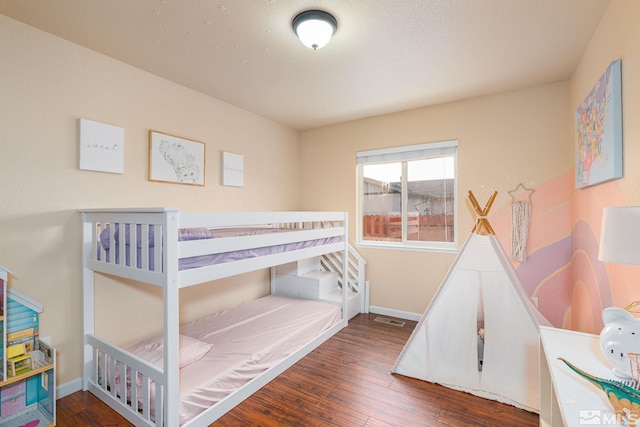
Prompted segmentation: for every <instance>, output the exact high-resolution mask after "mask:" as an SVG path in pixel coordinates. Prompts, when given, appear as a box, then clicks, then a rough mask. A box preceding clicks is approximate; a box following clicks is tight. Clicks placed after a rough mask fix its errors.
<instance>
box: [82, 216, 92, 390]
mask: <svg viewBox="0 0 640 427" xmlns="http://www.w3.org/2000/svg"><path fill="white" fill-rule="evenodd" d="M80 215H81V219H82V344H83V354H84V355H83V369H82V389H83V390H85V391H86V390H87V386H88V382H89V378H90V376H91V373H92V372H93V369H92V364H93V351H92V347H91V346H90V345H89V344H87V335H88V334H93V333H94V332H95V317H94V312H95V310H94V273H93V271H91V270H90V269H88V268H87V261H88V260H89V259H90V257H91V246H92V244H91V242H92V241H93V236H92V233H93V223H92V222H91V221H89V220H88V219H87V213H86V212H81V213H80Z"/></svg>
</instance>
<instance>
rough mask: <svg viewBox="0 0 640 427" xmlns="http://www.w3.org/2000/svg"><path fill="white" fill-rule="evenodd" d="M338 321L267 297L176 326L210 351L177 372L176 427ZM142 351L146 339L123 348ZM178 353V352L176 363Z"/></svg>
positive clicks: (330, 313)
mask: <svg viewBox="0 0 640 427" xmlns="http://www.w3.org/2000/svg"><path fill="white" fill-rule="evenodd" d="M341 317H342V315H341V310H340V308H339V307H338V306H336V305H333V304H327V303H322V302H318V301H312V300H303V299H298V298H289V297H283V296H277V295H269V296H266V297H262V298H259V299H257V300H253V301H249V302H245V303H243V304H241V305H239V306H237V307H235V308H232V309H228V310H224V311H221V312H218V313H215V314H212V315H209V316H206V317H203V318H200V319H198V320H195V321H192V322H190V323H187V324H184V325H182V326H181V327H180V334H181V335H182V336H186V337H189V339H190V340H191V341H193V340H197V341H198V342H201V343H204V345H203V346H207V348H210V349H209V350H208V351H207V352H206V353H204V355H202V356H201V358H200V359H199V360H197V361H195V362H192V363H190V364H186V365H185V366H183V367H181V369H180V374H179V375H180V424H184V423H185V422H187V421H188V420H190V419H192V418H193V417H195V416H197V415H198V414H200V413H201V412H202V411H204V410H206V409H208V408H209V407H211V406H212V405H214V404H215V403H216V402H218V401H220V400H221V399H223V398H224V397H226V396H227V395H229V394H230V393H232V392H233V391H235V390H236V389H238V388H240V387H242V386H243V385H244V384H246V383H247V382H249V381H250V380H251V379H253V378H254V377H256V376H257V375H259V374H261V373H263V372H264V371H266V370H267V369H269V368H270V367H272V366H274V365H275V364H277V363H278V362H280V361H281V360H283V359H285V358H286V357H287V356H289V355H291V354H292V353H293V352H295V351H296V350H299V349H300V348H301V347H302V346H304V345H305V344H307V343H309V342H310V341H312V340H313V339H314V338H317V337H318V336H319V335H320V334H321V333H322V332H324V331H325V330H327V329H329V328H331V327H332V326H334V325H335V324H337V323H338V322H340V320H341ZM145 346H147V347H148V340H145V341H143V342H142V343H137V344H132V345H129V346H126V347H125V349H126V350H128V351H130V352H132V353H134V354H136V355H138V356H140V357H142V358H145V353H146V350H145ZM181 346H182V338H181ZM203 346H200V348H202V347H203ZM209 346H210V347H209ZM182 353H183V350H182V348H181V358H182ZM181 364H182V360H181Z"/></svg>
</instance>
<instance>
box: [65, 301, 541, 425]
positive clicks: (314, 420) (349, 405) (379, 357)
mask: <svg viewBox="0 0 640 427" xmlns="http://www.w3.org/2000/svg"><path fill="white" fill-rule="evenodd" d="M376 317H378V316H377V315H374V314H371V315H358V316H357V317H355V318H354V319H352V320H351V321H350V322H349V326H348V327H347V328H345V329H344V330H342V331H341V332H340V333H338V334H337V335H335V336H334V337H332V338H331V339H330V340H329V341H327V342H326V343H325V344H323V345H322V346H321V347H319V348H318V349H316V350H315V351H313V352H312V353H311V354H310V355H309V356H307V357H305V358H304V359H303V360H301V361H300V362H298V363H297V364H296V365H294V366H293V367H291V368H290V369H289V370H287V371H286V372H285V373H283V374H282V375H280V376H279V377H278V378H276V379H275V380H273V381H272V382H270V383H269V384H268V385H267V386H265V387H263V388H262V389H261V390H260V391H258V392H257V393H255V394H254V395H252V396H251V397H250V398H249V399H247V400H245V401H244V402H242V403H241V404H240V405H238V406H237V407H236V408H234V409H233V410H232V411H230V412H229V413H227V414H226V415H224V416H223V417H222V418H220V419H219V420H218V421H217V422H215V423H214V424H212V425H213V426H215V427H220V426H234V427H236V426H265V427H266V426H305V427H307V426H309V427H310V426H323V427H325V426H349V427H351V426H366V427H374V426H376V427H377V426H403V427H404V426H465V427H466V426H487V427H490V426H491V427H493V426H498V425H500V426H519V427H527V426H532V427H533V426H538V415H537V414H533V413H530V412H527V411H523V410H521V409H517V408H514V407H512V406H509V405H505V404H501V403H498V402H494V401H490V400H485V399H481V398H479V397H476V396H473V395H470V394H467V393H463V392H458V391H454V390H451V389H448V388H445V387H442V386H439V385H436V384H431V383H427V382H424V381H419V380H415V379H412V378H406V377H403V376H399V375H393V374H391V373H390V371H391V368H392V366H393V364H394V362H395V360H396V358H397V357H398V354H399V353H400V350H401V349H402V347H403V345H404V344H405V342H406V341H407V339H408V337H409V335H410V334H411V331H412V330H413V328H414V327H415V322H406V325H405V326H403V327H399V326H393V325H388V324H385V323H380V322H376V321H374V319H375V318H376ZM57 410H58V424H57V425H58V426H62V427H66V426H130V424H129V423H128V422H127V421H126V420H125V419H124V418H122V417H120V416H119V415H118V414H117V413H115V412H113V411H112V410H111V409H110V408H109V407H108V406H106V405H104V404H103V403H101V402H100V401H99V400H98V399H96V398H95V397H93V396H92V395H91V394H89V393H85V392H77V393H73V394H71V395H69V396H66V397H64V398H62V399H60V400H58V407H57Z"/></svg>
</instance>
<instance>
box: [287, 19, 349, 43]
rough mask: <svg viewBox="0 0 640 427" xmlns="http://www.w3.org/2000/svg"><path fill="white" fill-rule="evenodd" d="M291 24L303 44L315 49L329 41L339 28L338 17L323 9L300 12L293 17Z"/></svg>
mask: <svg viewBox="0 0 640 427" xmlns="http://www.w3.org/2000/svg"><path fill="white" fill-rule="evenodd" d="M291 25H292V26H293V31H295V33H296V35H297V36H298V38H299V39H300V41H301V42H302V44H303V45H305V46H307V47H308V48H310V49H313V50H316V49H320V48H321V47H323V46H324V45H326V44H327V43H329V40H331V37H332V36H333V34H334V33H335V32H336V30H337V29H338V21H337V20H336V18H335V17H334V16H333V15H332V14H330V13H328V12H325V11H323V10H305V11H304V12H300V13H299V14H297V15H296V16H295V18H293V22H292V23H291Z"/></svg>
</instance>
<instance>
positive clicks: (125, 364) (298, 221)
mask: <svg viewBox="0 0 640 427" xmlns="http://www.w3.org/2000/svg"><path fill="white" fill-rule="evenodd" d="M81 215H82V224H83V231H82V235H83V309H84V311H83V333H84V370H83V389H84V390H89V391H90V392H91V393H93V394H94V395H96V396H97V397H98V398H100V399H101V400H102V401H104V402H105V403H107V404H108V405H109V406H111V407H112V408H113V409H114V410H116V411H117V412H118V413H120V414H121V415H122V416H123V417H125V418H126V419H127V420H128V421H130V422H131V423H133V424H135V425H136V426H178V425H182V426H189V427H192V426H207V425H209V424H211V423H212V422H213V421H215V420H216V419H218V418H219V417H220V416H222V415H223V414H225V413H226V412H228V411H229V410H230V409H232V408H233V407H234V406H236V405H237V404H238V403H240V402H241V401H242V400H244V399H245V398H247V397H248V396H250V395H251V394H252V393H254V392H255V391H257V390H258V389H260V388H261V387H262V386H264V385H265V384H267V383H268V382H269V381H271V380H272V379H273V378H275V377H276V376H278V375H279V374H280V373H282V372H283V371H284V370H286V369H287V368H288V367H290V366H291V365H293V364H294V363H295V362H297V361H298V360H300V359H301V358H302V357H304V356H305V355H306V354H308V353H309V352H310V351H312V350H313V349H314V348H316V347H317V346H319V345H320V344H322V343H323V342H324V341H326V340H327V339H328V338H330V337H331V336H332V335H334V334H335V333H337V332H338V331H339V330H340V329H342V328H344V327H345V326H346V324H347V320H348V317H347V313H346V311H347V310H346V302H345V301H346V298H347V286H342V291H341V292H342V301H338V303H337V304H335V303H334V304H331V303H326V302H320V301H315V300H308V299H307V300H305V299H300V298H291V297H284V296H279V295H268V296H265V297H263V298H260V299H258V300H255V301H248V302H245V303H243V304H241V305H240V306H239V307H238V308H237V309H230V310H225V311H223V312H222V313H215V314H212V315H210V316H206V317H204V318H202V319H197V320H195V321H192V322H190V323H188V324H185V325H179V313H180V311H179V310H180V307H179V291H180V289H182V288H185V287H188V286H193V285H199V284H204V283H208V282H213V281H215V280H218V279H223V278H226V277H230V276H234V275H238V274H242V273H247V272H250V271H256V270H260V269H265V268H270V267H276V266H278V265H282V264H286V263H291V262H295V261H300V260H305V259H308V258H311V257H318V256H322V255H326V254H332V256H335V255H336V254H338V255H340V256H341V257H342V260H343V262H342V265H343V266H344V267H343V271H341V272H340V274H341V276H342V278H347V277H348V272H347V265H348V260H347V257H348V253H347V251H348V244H347V214H346V213H344V212H233V213H231V212H226V213H225V212H217V213H216V212H214V213H203V212H180V211H178V210H177V209H174V208H140V209H90V210H84V211H81ZM274 270H275V268H272V274H271V275H272V278H273V277H275V273H274V272H273V271H274ZM96 273H101V274H106V275H110V276H115V277H120V278H124V279H128V280H133V281H136V282H142V283H147V284H149V285H155V286H159V287H161V288H162V290H163V292H162V294H163V316H164V318H163V331H162V333H161V334H159V335H158V336H156V337H151V338H147V339H145V340H143V341H142V342H139V343H134V344H131V345H127V346H116V345H113V344H111V343H109V342H107V341H106V340H104V339H101V338H100V337H98V336H96V334H95V329H96V328H95V326H96V325H95V308H94V305H95V301H94V298H95V274H96ZM128 280H123V282H124V283H127V282H128ZM343 283H347V280H344V281H343ZM207 286H212V287H215V282H214V283H211V284H207ZM271 288H272V292H273V291H274V289H275V287H274V286H273V284H272V287H271ZM238 310H240V311H238ZM269 324H271V325H273V327H272V328H267V325H269ZM295 331H299V332H300V334H299V335H296V336H289V335H286V334H289V333H294V332H295ZM283 334H284V335H283ZM247 343H248V344H250V346H249V348H244V347H242V348H241V345H244V344H247ZM260 345H262V346H263V347H262V348H257V347H255V346H260ZM252 346H253V347H252ZM278 352H279V353H278ZM152 353H153V354H152ZM240 353H244V354H245V356H240V357H238V356H237V355H238V354H240ZM230 355H235V356H230ZM214 365H215V366H217V368H216V369H217V370H218V371H220V372H222V373H223V374H225V375H227V377H226V378H225V377H222V378H218V377H217V376H216V375H217V374H215V375H213V374H212V376H211V377H210V378H209V377H207V376H205V375H203V374H202V373H203V372H205V370H206V369H208V368H209V367H212V366H214ZM194 373H195V374H196V375H195V377H194V376H190V375H189V374H194ZM194 378H195V379H194ZM229 378H233V379H234V382H235V383H234V384H232V385H229V382H230V380H229ZM221 385H223V386H221Z"/></svg>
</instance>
